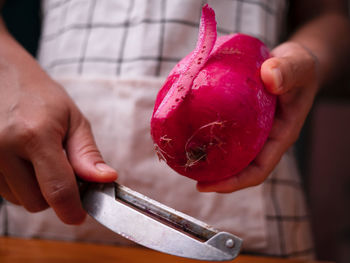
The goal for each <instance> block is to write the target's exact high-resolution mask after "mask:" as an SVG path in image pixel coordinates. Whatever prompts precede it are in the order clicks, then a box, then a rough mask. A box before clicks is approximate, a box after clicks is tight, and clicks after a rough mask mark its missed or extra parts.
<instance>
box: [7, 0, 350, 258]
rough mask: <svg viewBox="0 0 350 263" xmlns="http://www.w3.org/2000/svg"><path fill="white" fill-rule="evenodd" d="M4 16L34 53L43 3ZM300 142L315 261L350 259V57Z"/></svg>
mask: <svg viewBox="0 0 350 263" xmlns="http://www.w3.org/2000/svg"><path fill="white" fill-rule="evenodd" d="M349 2H350V1H349ZM3 15H4V18H5V20H6V22H7V24H8V28H9V30H10V31H11V32H12V33H13V35H14V36H15V37H16V38H17V40H18V41H20V42H21V43H22V44H23V45H24V46H25V47H26V48H27V50H28V51H29V52H30V53H32V54H33V55H34V56H35V53H36V50H37V42H38V38H39V36H40V1H39V0H11V1H7V4H6V5H5V8H4V12H3ZM349 48H350V47H349ZM296 146H297V147H296V148H297V153H298V159H299V165H300V171H301V173H302V176H303V179H304V183H305V190H306V193H307V198H308V202H309V206H310V213H311V217H312V223H313V233H314V239H315V247H316V253H317V259H319V260H332V261H336V262H338V263H343V262H344V263H349V262H350V61H349V65H348V68H347V74H344V75H342V76H340V77H339V79H338V80H337V82H334V83H332V84H331V85H329V86H328V87H323V89H322V90H321V92H320V94H319V95H318V97H317V98H316V101H315V104H314V107H313V109H312V111H311V113H310V115H309V117H308V120H307V122H306V124H305V127H304V129H303V131H302V133H301V136H300V139H299V141H298V142H297V144H296Z"/></svg>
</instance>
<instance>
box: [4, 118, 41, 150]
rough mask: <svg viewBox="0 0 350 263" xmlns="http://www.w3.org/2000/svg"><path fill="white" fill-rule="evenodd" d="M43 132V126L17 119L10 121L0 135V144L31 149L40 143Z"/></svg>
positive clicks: (38, 123)
mask: <svg viewBox="0 0 350 263" xmlns="http://www.w3.org/2000/svg"><path fill="white" fill-rule="evenodd" d="M44 130H45V126H44V125H43V124H41V123H40V122H35V121H29V120H26V119H23V118H21V117H18V118H15V119H13V120H12V121H10V123H8V125H7V127H6V129H5V130H3V132H2V133H1V134H0V144H2V145H7V146H11V147H13V146H15V147H18V146H21V147H22V146H23V147H26V148H32V147H33V146H35V145H37V144H38V142H40V141H41V138H42V135H43V134H44Z"/></svg>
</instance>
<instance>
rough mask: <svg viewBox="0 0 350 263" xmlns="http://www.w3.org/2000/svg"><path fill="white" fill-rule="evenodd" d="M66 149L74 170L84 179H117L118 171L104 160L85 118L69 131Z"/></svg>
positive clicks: (109, 180)
mask: <svg viewBox="0 0 350 263" xmlns="http://www.w3.org/2000/svg"><path fill="white" fill-rule="evenodd" d="M73 127H74V126H73ZM66 150H67V155H68V159H69V161H70V163H71V165H72V168H73V170H74V172H75V173H76V175H77V176H79V177H80V178H82V179H83V180H85V181H92V182H100V183H106V182H112V181H114V180H116V179H117V172H116V171H115V170H114V169H113V168H111V167H110V166H108V165H107V164H105V162H104V161H103V158H102V155H101V153H100V151H99V150H98V149H97V146H96V143H95V140H94V137H93V135H92V132H91V128H90V124H89V123H88V121H86V120H85V119H83V120H82V121H80V123H79V125H78V126H77V127H76V128H74V129H71V130H70V131H69V136H68V138H67V144H66Z"/></svg>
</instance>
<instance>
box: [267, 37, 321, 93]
mask: <svg viewBox="0 0 350 263" xmlns="http://www.w3.org/2000/svg"><path fill="white" fill-rule="evenodd" d="M273 54H274V56H275V57H272V58H270V59H268V60H266V61H265V62H264V63H263V65H262V67H261V78H262V80H263V82H264V84H265V87H266V88H267V90H269V91H270V92H271V93H273V94H276V95H280V94H285V93H287V92H288V91H289V90H291V89H292V88H293V87H301V86H304V85H305V84H308V83H309V82H310V80H314V79H315V74H316V61H315V59H314V57H313V56H311V55H310V53H309V52H308V51H307V50H305V49H304V48H303V47H302V46H300V45H299V44H296V43H286V44H284V45H282V46H280V47H278V48H276V49H275V50H274V51H273Z"/></svg>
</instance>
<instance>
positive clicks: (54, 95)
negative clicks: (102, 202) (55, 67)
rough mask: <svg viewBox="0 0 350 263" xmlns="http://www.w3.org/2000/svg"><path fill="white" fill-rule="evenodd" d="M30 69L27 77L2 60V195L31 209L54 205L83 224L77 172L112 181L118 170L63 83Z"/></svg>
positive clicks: (65, 219) (66, 218)
mask: <svg viewBox="0 0 350 263" xmlns="http://www.w3.org/2000/svg"><path fill="white" fill-rule="evenodd" d="M38 68H39V67H38ZM29 71H31V74H30V77H26V78H24V79H23V78H22V77H21V72H20V71H19V70H17V68H16V67H12V66H9V65H7V64H6V63H3V62H1V61H0V196H2V197H4V198H5V199H7V200H8V201H10V202H12V203H15V204H18V205H22V206H23V207H25V208H26V209H27V210H28V211H31V212H37V211H41V210H44V209H46V208H47V207H49V206H50V207H52V208H53V209H54V211H55V212H56V214H57V215H58V217H59V218H60V219H61V220H62V221H63V222H65V223H68V224H79V223H81V222H82V221H83V219H84V217H85V212H84V210H83V208H82V206H81V202H80V197H79V191H78V187H77V182H76V178H75V175H77V176H79V177H81V178H82V179H83V180H86V181H95V182H109V181H113V180H115V179H116V177H117V173H116V172H115V171H114V170H113V169H112V168H110V167H109V166H107V165H106V164H105V163H104V161H103V159H102V157H101V154H100V152H99V151H98V149H97V147H96V144H95V142H94V139H93V135H92V133H91V129H90V125H89V123H88V121H87V120H86V119H85V118H84V116H83V115H82V114H81V112H80V111H79V109H78V108H77V107H76V105H75V104H74V102H73V101H72V100H71V99H70V97H69V96H68V95H67V94H66V92H65V91H64V90H63V88H62V87H60V86H59V85H58V84H57V83H56V82H54V81H53V80H51V79H50V78H49V77H48V76H47V75H46V74H45V73H44V72H43V71H41V70H33V69H29ZM33 72H34V73H33ZM27 75H28V74H27Z"/></svg>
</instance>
